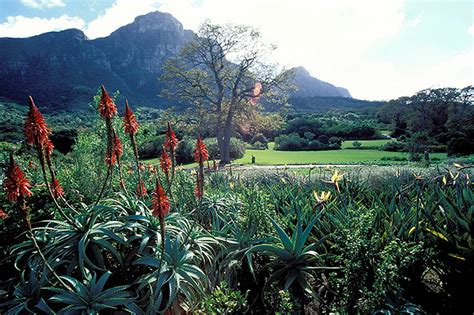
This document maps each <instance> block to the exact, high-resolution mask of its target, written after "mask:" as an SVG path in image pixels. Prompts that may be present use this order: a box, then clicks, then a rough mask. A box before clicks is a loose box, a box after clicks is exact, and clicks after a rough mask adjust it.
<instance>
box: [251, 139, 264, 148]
mask: <svg viewBox="0 0 474 315" xmlns="http://www.w3.org/2000/svg"><path fill="white" fill-rule="evenodd" d="M251 148H252V149H254V150H266V149H268V143H262V142H259V141H257V142H254V143H253V144H252V146H251Z"/></svg>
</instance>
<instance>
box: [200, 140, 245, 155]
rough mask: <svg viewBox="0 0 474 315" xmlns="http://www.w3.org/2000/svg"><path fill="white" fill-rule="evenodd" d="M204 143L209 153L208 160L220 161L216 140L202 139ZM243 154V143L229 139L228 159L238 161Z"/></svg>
mask: <svg viewBox="0 0 474 315" xmlns="http://www.w3.org/2000/svg"><path fill="white" fill-rule="evenodd" d="M204 143H205V144H206V146H207V151H208V152H209V157H210V159H213V160H217V159H220V152H219V146H218V145H217V139H216V138H207V139H204ZM244 154H245V142H243V141H242V140H239V139H236V138H231V139H230V158H231V159H232V160H235V159H240V158H242V157H243V156H244Z"/></svg>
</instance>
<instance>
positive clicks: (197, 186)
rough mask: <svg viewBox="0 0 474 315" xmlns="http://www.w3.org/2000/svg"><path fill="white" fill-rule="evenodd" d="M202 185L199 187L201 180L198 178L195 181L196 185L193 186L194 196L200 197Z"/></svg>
mask: <svg viewBox="0 0 474 315" xmlns="http://www.w3.org/2000/svg"><path fill="white" fill-rule="evenodd" d="M202 193H203V191H202V187H201V181H200V180H199V179H198V180H197V181H196V186H195V187H194V196H196V198H198V199H200V198H202Z"/></svg>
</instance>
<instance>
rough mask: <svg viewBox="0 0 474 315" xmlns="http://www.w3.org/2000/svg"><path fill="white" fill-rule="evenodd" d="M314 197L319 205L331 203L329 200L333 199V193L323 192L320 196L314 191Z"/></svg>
mask: <svg viewBox="0 0 474 315" xmlns="http://www.w3.org/2000/svg"><path fill="white" fill-rule="evenodd" d="M313 196H314V199H316V201H317V202H318V203H325V202H327V201H329V199H331V192H330V191H322V192H321V194H318V193H317V192H316V191H313Z"/></svg>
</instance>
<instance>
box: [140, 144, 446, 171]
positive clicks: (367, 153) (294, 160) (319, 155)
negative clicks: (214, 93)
mask: <svg viewBox="0 0 474 315" xmlns="http://www.w3.org/2000/svg"><path fill="white" fill-rule="evenodd" d="M388 141H391V140H389V139H386V140H385V139H383V140H359V142H361V143H362V145H363V146H376V145H382V144H384V143H386V142H388ZM344 144H346V146H344ZM348 146H349V148H350V147H352V141H346V143H343V145H342V147H343V148H344V147H348ZM268 147H269V149H268V150H251V149H247V150H246V151H245V155H244V157H243V158H241V159H238V160H235V161H234V164H251V162H252V155H253V156H255V158H256V164H258V165H277V164H351V163H354V164H358V163H391V161H382V160H381V159H382V158H383V157H395V156H398V157H406V158H408V153H403V152H388V151H379V150H371V149H367V150H360V149H359V150H354V149H342V150H331V151H275V150H273V147H274V143H272V142H270V143H269V145H268ZM430 157H431V158H434V157H435V158H438V159H445V158H446V157H447V155H446V153H432V154H430ZM145 162H146V163H151V164H158V163H159V159H158V158H156V159H150V160H146V161H145ZM195 166H197V164H196V163H192V164H186V165H183V166H182V167H184V168H189V167H195Z"/></svg>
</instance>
